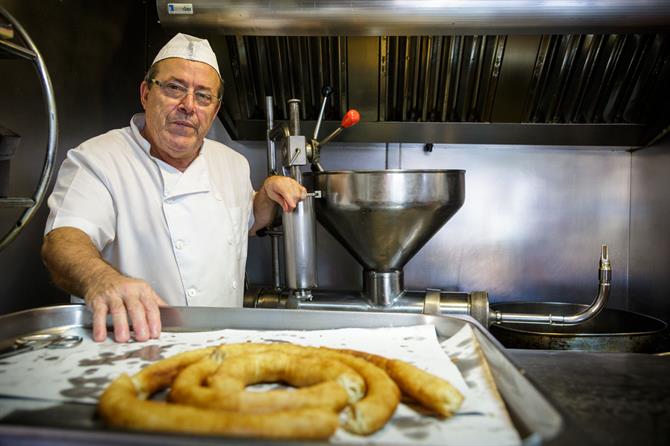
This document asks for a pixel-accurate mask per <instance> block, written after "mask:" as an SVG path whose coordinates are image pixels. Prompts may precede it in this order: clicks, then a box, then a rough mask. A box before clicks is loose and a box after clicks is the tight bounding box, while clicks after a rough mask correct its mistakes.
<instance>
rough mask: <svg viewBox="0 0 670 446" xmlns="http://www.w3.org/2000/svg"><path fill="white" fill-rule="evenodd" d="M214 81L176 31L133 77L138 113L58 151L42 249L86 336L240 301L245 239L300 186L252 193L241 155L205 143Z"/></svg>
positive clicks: (298, 193)
mask: <svg viewBox="0 0 670 446" xmlns="http://www.w3.org/2000/svg"><path fill="white" fill-rule="evenodd" d="M222 93H223V81H222V80H221V75H220V72H219V67H218V64H217V60H216V56H215V54H214V52H213V51H212V49H211V47H210V45H209V42H207V41H206V40H203V39H198V38H195V37H192V36H188V35H185V34H177V35H176V36H175V37H174V38H173V39H172V40H170V42H168V43H167V44H166V45H165V47H163V48H162V49H161V51H160V52H159V53H158V55H157V56H156V58H155V59H154V62H153V64H152V67H151V68H150V70H149V72H148V73H147V76H146V77H145V79H144V81H143V82H142V84H141V85H140V99H141V102H142V106H143V108H144V111H145V113H140V114H136V115H135V116H133V117H132V119H131V121H130V126H129V127H126V128H122V129H117V130H112V131H110V132H108V133H105V134H104V135H100V136H97V137H95V138H92V139H90V140H88V141H85V142H84V143H82V144H81V145H80V146H79V147H77V148H75V149H72V150H70V151H69V152H68V154H67V158H66V159H65V161H64V162H63V165H62V166H61V169H60V172H59V174H58V179H57V181H56V185H55V187H54V191H53V193H52V194H51V196H50V197H49V200H48V205H49V209H50V214H49V218H48V220H47V225H46V229H45V237H44V243H43V246H42V257H43V259H44V263H45V265H46V266H47V268H48V269H49V271H50V272H51V275H52V278H53V280H54V282H55V283H56V285H58V286H60V287H61V288H63V289H65V290H66V291H68V292H70V293H71V294H72V295H73V299H75V300H76V299H78V298H79V299H80V301H81V299H83V300H84V301H85V303H86V304H87V305H88V307H89V308H90V309H91V310H92V311H93V338H94V339H95V340H96V341H101V340H104V339H105V338H106V337H107V332H106V316H107V314H111V316H112V320H113V323H114V338H115V339H116V340H117V341H118V342H126V341H128V340H129V339H130V330H129V320H130V321H131V322H132V326H133V332H134V333H133V335H134V338H135V339H136V340H138V341H144V340H147V339H149V338H156V337H158V336H159V335H160V330H161V325H160V315H159V311H158V306H161V305H188V306H220V307H240V306H241V305H242V299H243V292H244V290H243V281H244V268H245V263H246V256H247V236H248V234H249V233H251V234H253V233H255V231H256V230H257V229H259V228H262V227H264V226H267V225H268V224H269V223H270V221H271V220H272V218H273V217H274V212H275V203H278V204H279V205H280V206H282V208H283V209H284V210H285V211H291V210H292V209H294V208H295V205H296V204H297V202H298V201H300V200H301V199H302V198H304V196H305V194H306V190H305V189H304V188H303V187H302V186H301V185H300V184H298V183H297V182H295V181H293V180H292V179H290V178H288V177H282V176H275V177H269V178H267V179H266V180H265V181H264V183H263V185H262V187H261V188H260V189H259V191H258V192H254V190H253V189H252V186H251V181H250V178H249V163H248V162H247V160H246V159H245V158H244V157H243V156H241V155H240V154H238V153H237V152H235V151H233V150H232V149H230V148H229V147H227V146H225V145H223V144H220V143H218V142H216V141H212V140H208V139H205V135H206V134H207V132H208V131H209V129H210V127H211V125H212V122H213V120H214V119H215V117H216V115H217V112H218V110H219V107H220V106H221V95H222Z"/></svg>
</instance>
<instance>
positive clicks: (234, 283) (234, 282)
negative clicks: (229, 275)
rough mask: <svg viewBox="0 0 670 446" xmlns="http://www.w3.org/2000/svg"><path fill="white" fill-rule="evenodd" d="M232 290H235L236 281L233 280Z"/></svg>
mask: <svg viewBox="0 0 670 446" xmlns="http://www.w3.org/2000/svg"><path fill="white" fill-rule="evenodd" d="M233 289H234V290H236V289H237V280H233Z"/></svg>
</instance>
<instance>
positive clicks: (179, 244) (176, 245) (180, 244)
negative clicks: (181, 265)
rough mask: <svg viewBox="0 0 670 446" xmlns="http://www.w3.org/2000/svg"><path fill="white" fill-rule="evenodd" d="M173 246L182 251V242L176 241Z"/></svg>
mask: <svg viewBox="0 0 670 446" xmlns="http://www.w3.org/2000/svg"><path fill="white" fill-rule="evenodd" d="M174 246H175V248H177V249H182V248H183V247H184V242H183V241H181V240H177V243H175V244H174Z"/></svg>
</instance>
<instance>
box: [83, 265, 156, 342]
mask: <svg viewBox="0 0 670 446" xmlns="http://www.w3.org/2000/svg"><path fill="white" fill-rule="evenodd" d="M104 276H106V277H100V278H99V280H97V281H95V282H94V283H93V285H92V286H91V287H90V288H89V289H88V290H87V293H86V296H85V297H84V300H85V301H86V305H87V306H88V307H89V308H90V309H91V311H92V312H93V340H94V341H96V342H100V341H104V340H105V339H106V338H107V314H111V316H112V323H113V324H114V340H115V341H116V342H128V340H129V339H130V329H129V326H128V317H130V320H131V321H132V325H133V331H134V333H135V335H134V338H135V340H137V341H146V340H148V339H150V338H151V339H156V338H158V337H159V336H160V333H161V318H160V313H159V311H158V307H159V306H163V305H167V304H166V303H165V302H164V301H163V299H161V298H160V296H158V294H156V292H155V291H154V290H153V289H152V288H151V287H150V286H149V284H148V283H146V282H144V281H143V280H137V279H131V278H129V277H125V276H123V275H121V274H118V273H116V274H114V273H111V274H105V275H104ZM110 276H111V277H110Z"/></svg>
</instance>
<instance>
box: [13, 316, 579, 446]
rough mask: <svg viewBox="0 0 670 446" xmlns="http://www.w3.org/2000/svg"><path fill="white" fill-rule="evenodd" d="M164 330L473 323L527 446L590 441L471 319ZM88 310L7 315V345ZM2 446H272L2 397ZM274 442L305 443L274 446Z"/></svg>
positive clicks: (349, 319) (308, 319) (289, 319)
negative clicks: (115, 424)
mask: <svg viewBox="0 0 670 446" xmlns="http://www.w3.org/2000/svg"><path fill="white" fill-rule="evenodd" d="M161 320H162V322H163V330H164V331H206V330H219V329H223V328H234V329H254V330H263V329H264V330H287V329H288V330H296V329H297V330H323V329H336V328H354V327H355V328H379V327H401V326H411V325H423V324H432V325H434V326H435V328H436V330H437V334H438V337H439V338H441V339H440V340H443V339H446V338H448V337H450V336H452V335H453V334H455V333H456V332H457V331H458V330H459V329H461V328H462V327H463V326H464V324H470V325H471V326H472V328H473V332H474V333H475V336H476V338H477V340H478V341H479V344H480V347H481V350H482V353H483V354H484V356H485V358H486V360H487V362H488V365H489V367H490V369H491V372H492V375H493V377H494V379H495V382H496V385H497V386H498V390H499V391H500V393H501V395H502V397H503V399H504V401H505V404H506V405H507V409H508V411H509V413H510V415H511V417H512V420H513V422H514V424H515V427H516V428H517V430H518V432H519V434H520V435H521V438H522V440H523V444H524V445H539V444H564V443H567V442H579V444H584V443H585V442H586V443H588V441H587V439H586V438H585V437H584V435H583V433H582V432H578V431H577V428H576V426H575V425H574V424H573V423H571V422H570V421H569V420H568V419H567V418H566V417H565V415H564V414H562V413H561V412H560V411H559V410H558V409H556V408H555V405H554V404H553V403H552V402H551V401H549V400H548V399H547V397H546V396H545V395H543V394H542V393H541V392H540V391H539V390H538V389H537V387H536V386H535V385H534V384H533V383H532V381H531V380H530V379H529V378H528V377H527V376H525V374H524V371H523V370H521V369H519V368H518V367H517V366H515V365H514V363H513V362H512V361H511V360H510V358H509V357H508V356H507V355H506V354H505V352H504V347H502V345H501V344H500V343H498V341H496V340H495V339H494V338H493V337H492V336H491V335H490V334H489V332H488V331H487V330H485V329H484V328H482V326H481V325H479V324H478V323H477V322H476V321H475V320H474V319H472V318H469V317H458V318H456V317H449V316H429V315H421V314H404V313H374V312H347V311H315V310H269V309H267V310H266V309H246V308H235V309H231V308H209V307H208V308H202V307H201V308H198V307H188V308H187V307H169V308H161ZM90 326H91V316H90V313H89V311H88V310H87V309H86V307H84V306H82V305H63V306H56V307H46V308H37V309H33V310H26V311H22V312H18V313H13V314H9V315H5V316H0V344H7V343H9V342H12V341H13V339H14V338H15V337H17V336H21V335H26V334H31V333H35V332H44V331H54V330H62V329H64V328H72V327H81V328H83V329H85V328H90ZM0 409H2V411H1V412H0V413H1V414H2V415H3V416H2V418H0V444H4V443H7V444H22V443H23V444H31V445H34V444H44V445H47V444H48V445H56V444H59V445H60V444H77V443H81V444H100V445H103V444H104V445H117V444H133V445H135V444H149V445H153V444H155V445H161V446H165V445H173V444H180V445H181V444H267V443H268V441H267V440H263V441H259V440H240V439H231V438H223V437H207V436H192V435H189V436H185V435H184V436H181V435H174V434H160V433H136V432H127V431H125V432H121V431H115V430H111V429H108V428H106V427H104V426H103V425H102V423H101V422H100V420H98V418H97V416H96V414H95V406H93V405H86V404H73V403H61V404H50V405H48V406H46V405H45V403H44V402H43V401H39V400H30V399H20V398H4V397H0ZM273 444H297V443H295V442H293V443H292V442H273Z"/></svg>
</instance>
